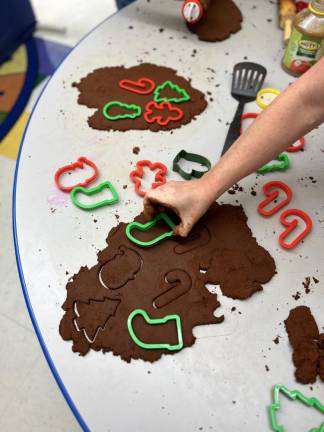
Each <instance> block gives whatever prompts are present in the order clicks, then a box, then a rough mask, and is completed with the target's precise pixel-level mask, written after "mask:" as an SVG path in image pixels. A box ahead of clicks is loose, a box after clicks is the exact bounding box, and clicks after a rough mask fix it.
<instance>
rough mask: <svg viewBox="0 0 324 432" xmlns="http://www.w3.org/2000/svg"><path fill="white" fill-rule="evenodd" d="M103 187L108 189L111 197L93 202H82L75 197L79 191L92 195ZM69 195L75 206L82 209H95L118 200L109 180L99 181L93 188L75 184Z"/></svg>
mask: <svg viewBox="0 0 324 432" xmlns="http://www.w3.org/2000/svg"><path fill="white" fill-rule="evenodd" d="M104 189H109V190H110V192H111V193H112V198H110V199H105V200H102V201H99V202H97V203H94V204H83V203H82V202H80V201H79V200H78V198H77V194H79V193H82V194H84V195H87V196H92V195H95V194H96V193H99V192H101V191H102V190H104ZM70 197H71V201H72V202H73V204H74V205H75V206H77V207H79V208H81V209H83V210H95V209H97V208H100V207H104V206H107V205H112V204H115V203H116V202H118V200H119V197H118V193H117V191H116V189H115V188H114V186H113V185H112V184H111V183H110V182H109V181H105V182H103V183H101V184H100V185H98V186H95V187H93V188H85V187H82V186H77V187H75V188H74V189H72V190H71V192H70Z"/></svg>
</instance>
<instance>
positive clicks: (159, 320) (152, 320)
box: [127, 309, 183, 351]
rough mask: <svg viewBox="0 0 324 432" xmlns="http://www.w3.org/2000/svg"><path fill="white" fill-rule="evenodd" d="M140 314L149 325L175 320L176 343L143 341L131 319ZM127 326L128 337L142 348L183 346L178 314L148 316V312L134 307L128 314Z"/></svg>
mask: <svg viewBox="0 0 324 432" xmlns="http://www.w3.org/2000/svg"><path fill="white" fill-rule="evenodd" d="M138 315H141V316H142V317H143V318H144V320H145V322H146V323H147V324H149V325H157V324H165V323H167V322H169V321H173V320H174V321H175V323H176V327H177V335H178V343H177V344H176V345H170V344H168V343H156V344H155V343H145V342H142V341H141V340H140V339H139V338H138V337H137V336H136V334H135V332H134V329H133V319H134V318H135V317H136V316H138ZM127 328H128V333H129V335H130V337H131V338H132V339H133V341H134V342H135V343H136V345H138V346H139V347H140V348H143V349H147V350H149V349H166V350H169V351H179V350H181V349H182V348H183V337H182V327H181V318H180V316H179V315H176V314H174V315H167V316H165V317H164V318H150V317H149V316H148V314H147V313H146V312H145V310H143V309H135V310H133V312H131V313H130V314H129V316H128V320H127Z"/></svg>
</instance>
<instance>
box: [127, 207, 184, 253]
mask: <svg viewBox="0 0 324 432" xmlns="http://www.w3.org/2000/svg"><path fill="white" fill-rule="evenodd" d="M161 220H162V221H164V222H165V223H166V224H167V225H168V226H169V227H170V228H171V230H170V231H167V232H166V233H163V234H161V235H159V236H158V237H155V238H154V239H152V240H149V241H142V240H138V239H137V238H135V237H134V236H133V235H132V231H133V230H134V229H137V230H139V231H148V230H149V229H150V228H152V227H154V226H155V225H156V224H157V223H158V222H159V221H161ZM175 227H176V224H175V223H174V222H173V221H172V219H171V218H170V217H169V216H168V215H167V213H165V212H161V213H159V214H158V215H157V216H155V218H154V219H152V220H150V221H148V222H146V223H144V224H142V223H140V222H136V221H134V222H131V223H129V224H128V225H127V227H126V231H125V232H126V236H127V238H128V239H129V240H130V241H131V242H133V243H135V244H136V245H138V246H141V247H150V246H154V245H156V244H157V243H159V242H160V241H162V240H164V239H165V238H168V237H172V236H173V235H174V234H173V230H174V229H175Z"/></svg>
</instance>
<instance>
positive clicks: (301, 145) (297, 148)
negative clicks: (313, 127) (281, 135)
mask: <svg viewBox="0 0 324 432" xmlns="http://www.w3.org/2000/svg"><path fill="white" fill-rule="evenodd" d="M304 147H305V137H303V136H302V137H301V138H300V140H299V145H291V146H289V147H288V148H287V152H289V153H295V152H298V151H300V150H302V149H303V148H304Z"/></svg>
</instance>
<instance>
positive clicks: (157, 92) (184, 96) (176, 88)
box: [153, 80, 191, 103]
mask: <svg viewBox="0 0 324 432" xmlns="http://www.w3.org/2000/svg"><path fill="white" fill-rule="evenodd" d="M166 87H169V88H170V89H171V90H173V91H176V92H177V93H179V94H180V95H181V97H178V98H177V97H171V98H167V97H160V94H161V92H162V91H163V90H164V89H165V88H166ZM153 99H154V102H173V103H183V102H187V101H189V100H190V99H191V98H190V96H189V94H188V93H187V92H186V90H185V89H183V88H181V87H179V86H178V85H177V84H174V83H173V82H172V81H169V80H168V81H164V83H163V84H161V85H159V86H157V87H156V89H155V90H154V98H153Z"/></svg>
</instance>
